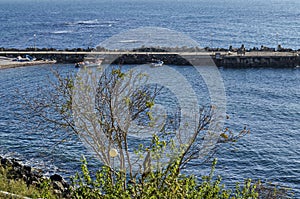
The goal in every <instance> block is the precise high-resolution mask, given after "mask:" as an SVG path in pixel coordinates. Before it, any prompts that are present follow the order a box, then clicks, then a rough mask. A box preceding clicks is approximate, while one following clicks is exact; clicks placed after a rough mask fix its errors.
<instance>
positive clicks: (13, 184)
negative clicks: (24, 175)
mask: <svg viewBox="0 0 300 199" xmlns="http://www.w3.org/2000/svg"><path fill="white" fill-rule="evenodd" d="M0 191H2V192H0V199H2V198H3V199H4V198H20V197H18V196H13V195H11V196H8V195H6V194H4V193H3V191H4V192H9V193H12V194H16V195H19V196H22V197H29V198H58V197H57V196H56V195H55V194H54V193H53V191H52V189H51V187H50V185H49V182H47V180H45V181H44V182H42V184H40V186H39V187H37V186H34V185H30V186H27V184H26V182H25V181H24V180H20V179H19V180H14V179H10V177H9V169H7V168H6V169H5V168H3V167H1V166H0Z"/></svg>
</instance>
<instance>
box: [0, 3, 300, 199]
mask: <svg viewBox="0 0 300 199" xmlns="http://www.w3.org/2000/svg"><path fill="white" fill-rule="evenodd" d="M144 27H146V29H144V30H149V27H152V29H155V28H163V29H170V30H172V31H176V32H180V33H181V34H183V35H186V36H187V37H189V38H191V40H193V41H195V42H196V43H197V44H199V46H200V47H213V48H217V47H220V48H228V47H229V46H233V47H240V46H241V45H242V44H244V45H245V47H246V48H253V47H261V46H262V45H263V46H267V47H270V48H276V47H277V45H278V44H280V45H281V46H282V47H284V48H292V49H300V1H299V0H267V1H260V0H248V1H242V0H151V1H150V0H101V1H97V0H86V1H81V0H43V1H39V0H0V47H4V48H20V49H25V48H28V47H36V48H56V49H66V48H88V47H95V46H98V45H99V44H101V43H103V42H105V41H106V40H107V39H109V38H111V37H113V36H114V35H117V34H120V33H123V32H126V31H130V30H132V29H139V28H144ZM147 28H148V29H147ZM150 29H151V28H150ZM126 42H128V40H127V41H126ZM132 42H135V41H132ZM53 67H54V68H57V70H59V71H61V72H62V73H66V72H75V73H76V72H77V70H78V69H75V68H74V66H73V65H72V64H57V65H54V66H49V65H40V66H30V67H20V68H11V69H4V70H0V99H1V100H0V110H1V114H0V154H1V155H2V156H5V157H15V158H19V159H20V160H22V161H23V162H24V163H25V164H28V165H32V166H35V167H38V168H41V169H43V171H44V172H45V174H46V175H51V174H53V173H59V174H61V175H63V176H64V177H66V178H68V177H69V176H70V175H73V174H74V171H75V170H79V169H80V157H81V155H85V156H86V157H88V159H89V162H90V166H91V167H92V169H97V168H98V167H99V165H100V164H101V163H100V162H99V160H97V159H96V158H95V157H93V155H91V153H90V152H89V151H88V150H87V149H86V148H85V146H84V144H82V143H81V142H80V140H79V139H78V138H77V137H76V136H73V137H72V138H71V139H67V140H62V137H61V135H62V134H64V132H51V131H47V129H45V130H44V131H39V130H37V129H35V126H36V125H37V124H32V123H30V118H29V120H25V119H24V118H26V119H28V118H27V117H25V116H24V118H20V115H22V114H24V110H25V107H23V104H24V103H22V101H20V100H22V99H29V98H26V97H31V98H30V99H32V98H33V99H34V97H39V96H38V94H39V88H44V89H50V88H49V82H48V80H49V79H50V80H51V79H52V77H53V73H52V72H51V71H52V68H53ZM128 67H130V66H128ZM170 67H171V68H175V70H176V71H178V72H179V73H183V74H184V75H185V76H186V77H188V75H191V77H190V78H187V79H189V80H190V82H191V84H193V82H195V81H196V80H197V77H195V76H193V74H194V70H193V69H191V68H190V67H187V66H183V67H178V66H170ZM218 71H219V73H220V76H221V79H222V82H223V85H224V90H225V94H226V114H227V115H228V116H229V117H230V119H229V120H228V121H226V123H225V126H224V127H229V128H230V129H232V130H234V131H235V132H238V131H239V130H242V129H243V128H244V126H246V127H247V128H248V129H250V134H249V135H247V136H245V137H243V138H241V139H240V140H239V141H238V142H237V143H236V144H235V145H233V146H226V147H221V148H220V150H219V151H218V152H217V153H216V154H215V157H217V158H218V164H217V169H216V175H221V176H222V179H223V181H222V182H223V183H225V184H226V185H227V186H229V187H233V186H234V183H236V182H242V181H243V180H244V179H246V178H252V179H254V180H259V179H260V180H262V181H263V182H272V183H274V184H279V185H282V186H286V187H291V188H292V189H293V191H294V192H295V198H300V144H299V143H300V141H299V136H300V69H299V68H285V66H282V68H264V67H261V68H240V69H234V68H219V69H218ZM174 74H175V73H174ZM174 74H171V75H174ZM170 78H172V79H173V80H176V78H177V77H176V76H170ZM193 80H194V81H193ZM193 88H194V87H193ZM23 102H24V101H23ZM185 172H187V174H192V175H196V176H201V175H207V174H208V173H209V164H208V165H207V164H204V165H203V166H199V167H194V166H191V167H188V168H186V170H185Z"/></svg>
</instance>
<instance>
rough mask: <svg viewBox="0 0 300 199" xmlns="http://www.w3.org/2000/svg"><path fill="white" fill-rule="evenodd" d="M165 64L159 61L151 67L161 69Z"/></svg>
mask: <svg viewBox="0 0 300 199" xmlns="http://www.w3.org/2000/svg"><path fill="white" fill-rule="evenodd" d="M163 64H164V62H163V61H160V60H159V61H157V62H154V63H151V67H161V66H163Z"/></svg>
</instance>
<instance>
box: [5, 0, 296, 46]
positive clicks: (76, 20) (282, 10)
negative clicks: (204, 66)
mask: <svg viewBox="0 0 300 199" xmlns="http://www.w3.org/2000/svg"><path fill="white" fill-rule="evenodd" d="M299 19H300V1H298V0H284V1H281V0H268V1H260V0H250V1H242V0H225V1H224V0H214V1H205V0H178V1H175V0H172V1H169V0H153V1H150V0H115V1H110V0H103V1H93V0H87V1H81V0H72V1H71V0H43V1H36V0H25V1H22V0H1V1H0V46H2V47H16V48H25V47H33V46H34V45H36V46H37V47H54V48H59V49H64V48H73V47H76V48H77V47H85V48H86V47H89V46H95V45H97V44H99V43H100V42H102V41H104V40H105V39H107V38H109V37H111V36H112V35H114V34H117V33H120V32H121V31H124V30H129V29H132V28H139V27H145V26H154V27H163V28H169V29H172V30H176V31H179V32H182V33H184V34H187V35H188V36H190V37H191V38H193V39H194V40H196V41H197V42H198V43H199V44H200V45H201V46H202V47H205V46H213V47H226V48H228V47H229V46H230V45H233V46H235V47H240V46H241V44H245V45H246V47H247V48H252V47H254V46H257V47H260V46H261V45H265V46H269V47H276V46H277V43H279V44H282V45H283V47H288V48H294V49H299V48H300V45H299V43H300V42H299V36H300V35H299V33H300V20H299ZM34 34H36V37H34Z"/></svg>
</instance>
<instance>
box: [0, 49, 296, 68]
mask: <svg viewBox="0 0 300 199" xmlns="http://www.w3.org/2000/svg"><path fill="white" fill-rule="evenodd" d="M27 54H28V55H31V56H33V57H35V58H36V59H37V60H56V62H57V63H77V62H81V61H84V59H85V58H86V57H91V56H92V57H98V58H101V59H103V61H104V63H113V64H147V63H152V62H155V61H157V60H160V61H163V62H164V63H165V64H170V65H195V64H198V63H200V64H203V63H208V61H207V60H209V59H210V60H213V62H214V64H215V65H216V66H218V67H227V68H245V67H299V66H300V56H299V54H300V51H299V50H298V51H293V50H289V51H275V50H274V49H270V50H256V51H255V50H254V51H253V50H251V51H250V50H243V51H241V50H235V51H230V50H229V49H208V50H203V49H202V50H199V49H195V51H192V50H190V49H186V51H177V52H176V51H175V52H174V51H164V52H161V51H159V50H157V51H155V50H153V49H150V50H149V49H148V50H144V49H142V50H141V49H140V51H139V50H136V51H107V50H105V49H101V51H98V50H97V51H91V49H72V50H64V51H63V50H55V49H50V50H49V49H47V50H46V49H38V50H33V49H29V50H16V49H14V50H5V49H1V51H0V56H6V57H17V56H24V55H27Z"/></svg>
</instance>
